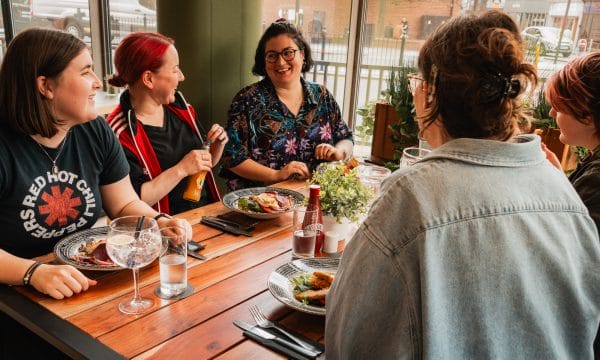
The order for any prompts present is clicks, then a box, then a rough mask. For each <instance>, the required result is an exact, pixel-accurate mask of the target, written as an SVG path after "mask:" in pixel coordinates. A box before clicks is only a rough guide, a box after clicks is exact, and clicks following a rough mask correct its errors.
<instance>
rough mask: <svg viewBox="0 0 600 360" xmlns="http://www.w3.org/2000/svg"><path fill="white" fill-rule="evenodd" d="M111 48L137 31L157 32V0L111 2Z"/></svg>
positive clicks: (112, 0)
mask: <svg viewBox="0 0 600 360" xmlns="http://www.w3.org/2000/svg"><path fill="white" fill-rule="evenodd" d="M108 6H109V24H110V36H111V47H112V48H113V49H114V48H115V47H116V46H117V45H118V44H119V42H120V41H121V39H123V37H124V36H125V35H127V34H129V33H131V32H135V31H156V0H139V1H138V0H109V4H108Z"/></svg>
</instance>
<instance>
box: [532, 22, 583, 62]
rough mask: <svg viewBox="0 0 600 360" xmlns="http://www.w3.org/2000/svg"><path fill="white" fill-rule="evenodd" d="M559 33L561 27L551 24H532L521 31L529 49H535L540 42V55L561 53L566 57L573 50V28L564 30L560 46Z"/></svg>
mask: <svg viewBox="0 0 600 360" xmlns="http://www.w3.org/2000/svg"><path fill="white" fill-rule="evenodd" d="M559 34H560V29H559V28H555V27H549V26H530V27H527V28H525V30H523V32H522V33H521V35H522V36H523V39H524V40H525V42H526V44H527V47H528V48H529V49H534V48H535V46H536V45H537V44H538V43H539V44H540V55H542V56H543V55H547V54H549V53H560V54H562V55H563V56H564V57H568V56H570V55H571V53H572V52H573V41H572V40H571V39H572V33H571V30H568V29H565V30H564V31H563V34H562V40H561V41H560V47H559V44H558V43H559V41H558V35H559Z"/></svg>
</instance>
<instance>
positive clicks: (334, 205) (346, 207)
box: [310, 163, 374, 222]
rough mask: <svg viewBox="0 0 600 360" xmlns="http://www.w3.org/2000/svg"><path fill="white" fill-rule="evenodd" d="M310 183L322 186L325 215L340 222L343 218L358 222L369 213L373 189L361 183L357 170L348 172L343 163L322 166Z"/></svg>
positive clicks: (322, 207)
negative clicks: (361, 216) (359, 217)
mask: <svg viewBox="0 0 600 360" xmlns="http://www.w3.org/2000/svg"><path fill="white" fill-rule="evenodd" d="M310 182H311V183H312V184H319V185H320V186H321V197H320V199H321V211H322V212H323V214H325V215H331V216H335V218H336V220H337V221H338V222H339V221H340V220H341V219H342V218H348V219H349V220H350V221H351V222H356V221H358V216H359V215H361V214H364V213H366V212H367V210H368V208H367V204H368V203H369V200H371V199H372V198H373V197H374V194H373V192H372V191H371V189H369V188H367V187H366V186H364V185H363V184H362V183H361V182H360V179H359V178H358V171H357V169H352V170H350V171H348V172H347V170H346V167H345V165H344V164H343V163H337V164H324V165H322V166H320V167H319V168H318V169H317V170H316V171H315V172H314V174H313V177H312V179H311V181H310Z"/></svg>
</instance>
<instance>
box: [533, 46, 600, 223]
mask: <svg viewBox="0 0 600 360" xmlns="http://www.w3.org/2000/svg"><path fill="white" fill-rule="evenodd" d="M546 98H547V99H548V101H549V102H550V105H552V109H551V110H550V116H552V117H554V118H555V119H556V122H557V124H558V127H559V128H560V137H559V139H560V141H561V142H563V143H565V144H567V145H571V146H581V147H584V148H586V149H588V150H589V155H588V156H586V157H585V158H584V159H583V160H582V161H581V162H580V163H579V164H578V166H577V168H576V169H575V171H573V172H572V173H571V174H570V175H569V180H570V181H571V183H572V184H573V186H574V187H575V190H577V193H578V194H579V196H580V197H581V199H582V200H583V203H584V204H585V205H586V206H587V208H588V210H589V212H590V215H591V216H592V218H593V219H594V221H595V222H596V226H597V227H598V229H600V53H598V52H595V53H592V54H589V55H587V56H584V57H580V58H577V59H575V60H573V61H571V62H569V63H568V64H567V65H566V66H565V67H564V68H562V69H561V70H559V71H558V72H556V73H554V74H553V75H552V76H551V77H550V79H548V82H547V83H546ZM542 148H543V149H544V151H545V152H546V156H547V157H548V160H550V162H551V163H552V164H553V165H554V166H556V167H557V168H559V169H561V166H560V161H559V160H558V157H557V156H556V155H555V154H554V153H553V152H551V151H550V150H548V149H547V148H546V147H545V146H542Z"/></svg>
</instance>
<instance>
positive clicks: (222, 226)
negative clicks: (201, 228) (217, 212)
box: [200, 216, 252, 237]
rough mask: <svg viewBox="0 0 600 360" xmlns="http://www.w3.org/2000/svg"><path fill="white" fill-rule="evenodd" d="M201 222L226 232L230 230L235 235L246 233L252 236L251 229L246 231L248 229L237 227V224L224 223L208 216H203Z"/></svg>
mask: <svg viewBox="0 0 600 360" xmlns="http://www.w3.org/2000/svg"><path fill="white" fill-rule="evenodd" d="M200 223H202V224H205V225H208V226H211V227H214V228H217V229H219V230H223V231H225V232H228V233H231V234H234V235H246V236H248V237H252V233H251V232H250V231H246V230H243V229H240V228H237V227H235V226H231V225H228V224H225V223H222V222H220V221H217V220H214V219H210V218H207V217H206V216H203V217H202V220H200Z"/></svg>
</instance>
